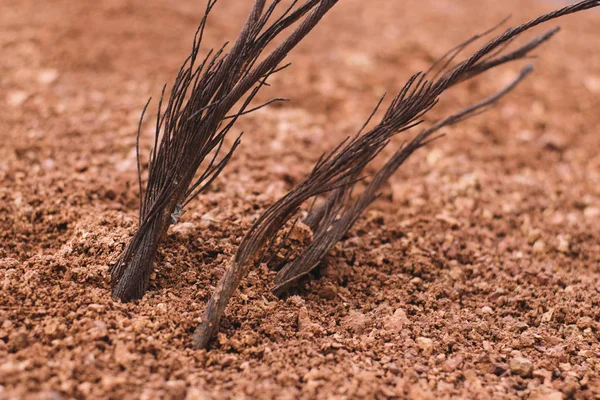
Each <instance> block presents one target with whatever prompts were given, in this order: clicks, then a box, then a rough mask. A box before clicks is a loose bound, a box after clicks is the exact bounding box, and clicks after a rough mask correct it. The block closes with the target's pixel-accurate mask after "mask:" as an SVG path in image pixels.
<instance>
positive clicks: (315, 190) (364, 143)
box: [193, 0, 600, 348]
mask: <svg viewBox="0 0 600 400" xmlns="http://www.w3.org/2000/svg"><path fill="white" fill-rule="evenodd" d="M598 5H600V0H596V1H581V2H579V3H576V4H574V5H571V6H567V7H564V8H562V9H560V10H557V11H554V12H551V13H548V14H545V15H543V16H541V17H538V18H536V19H534V20H531V21H529V22H527V23H525V24H523V25H520V26H517V27H514V28H510V29H508V30H506V31H505V32H504V33H503V34H502V35H500V36H498V37H496V38H494V39H493V40H491V41H490V42H488V43H487V44H486V45H484V46H483V47H481V48H480V49H479V50H478V51H477V52H475V53H474V54H473V55H472V56H471V57H469V58H468V59H466V60H465V61H463V62H461V63H459V64H458V65H457V66H456V67H455V68H452V69H449V70H448V69H447V66H448V65H449V64H450V62H451V61H452V60H453V59H454V58H455V57H456V56H457V55H458V53H459V52H460V51H461V50H463V49H464V47H465V46H459V47H458V48H457V49H455V51H452V52H450V53H449V54H448V55H447V56H445V57H444V58H442V60H440V62H438V63H436V65H434V67H433V68H432V69H430V71H428V72H427V73H418V74H416V75H414V76H413V77H412V78H411V79H410V80H409V82H408V83H407V84H406V85H405V86H404V88H403V89H402V90H401V91H400V93H398V95H397V96H396V97H395V98H394V99H393V100H392V103H391V105H390V106H389V108H388V110H387V111H386V112H385V114H384V116H383V118H382V120H381V121H380V122H379V124H377V126H375V127H374V128H373V129H371V130H370V131H369V132H367V133H365V134H363V135H361V132H362V129H361V131H360V132H359V134H358V135H357V136H355V137H354V138H353V139H352V140H346V141H344V142H342V143H341V144H340V145H339V146H338V147H337V148H336V149H335V150H334V151H333V152H331V153H329V154H328V155H326V156H325V157H324V158H322V159H321V160H320V161H319V162H318V163H317V165H316V166H315V168H314V169H313V171H312V173H311V174H310V175H309V176H308V177H307V178H305V179H304V180H303V181H302V182H301V183H300V184H299V185H298V186H296V187H295V188H293V189H292V190H291V191H290V192H289V193H288V194H287V195H286V196H284V197H283V198H282V199H280V200H279V201H277V202H276V203H275V204H274V205H273V206H271V207H270V208H269V209H267V210H266V211H265V213H264V214H263V215H262V216H261V217H260V218H259V219H258V220H257V221H256V223H255V224H254V225H253V226H252V228H251V229H250V231H249V232H248V233H247V234H246V236H245V237H244V239H243V240H242V243H241V245H240V247H239V249H238V252H237V253H236V255H235V257H234V259H233V261H232V263H231V265H230V267H229V268H228V270H227V271H226V272H225V274H224V276H223V277H222V278H221V280H220V281H219V284H218V286H217V288H216V290H215V292H214V293H213V295H212V297H211V298H210V300H209V302H208V304H207V306H206V309H205V312H204V314H203V317H202V321H201V323H200V325H199V326H198V327H197V329H196V331H195V332H194V336H193V344H194V346H195V347H196V348H204V347H206V346H207V345H208V343H209V341H210V339H211V338H212V337H213V336H214V334H215V333H216V332H217V330H218V325H219V322H220V319H221V316H222V314H223V312H224V310H225V308H226V306H227V303H228V302H229V299H230V298H231V296H232V295H233V293H234V291H235V290H236V288H237V287H238V285H239V283H240V281H241V279H242V278H243V277H244V276H245V275H246V274H247V272H248V270H249V268H250V267H251V266H252V265H253V263H254V262H255V260H257V259H258V257H259V256H260V252H261V251H264V249H263V246H264V244H265V243H267V242H269V241H270V240H271V238H272V237H273V235H276V234H277V232H278V231H279V230H280V229H281V228H282V227H283V226H284V224H285V223H286V222H287V221H288V220H289V219H290V218H291V217H292V216H293V215H294V213H295V212H296V211H297V210H298V208H299V207H300V205H301V204H302V203H303V202H304V201H306V200H308V199H310V198H311V197H314V196H317V195H319V194H322V193H326V192H331V194H330V195H329V196H328V198H329V199H332V200H330V201H327V202H326V206H325V208H323V207H321V208H319V209H317V210H316V211H315V212H318V214H314V215H313V217H311V218H312V220H310V219H309V221H308V222H309V225H310V224H312V225H313V226H315V227H317V230H321V231H323V230H325V228H321V227H328V226H331V225H332V224H334V223H335V221H336V218H337V215H338V213H339V211H340V210H342V209H343V208H344V205H345V204H346V203H347V202H348V201H349V200H350V194H351V189H350V190H348V189H347V187H351V186H352V183H353V182H355V181H356V180H357V179H359V177H360V174H361V173H362V171H363V169H364V167H365V166H366V165H367V164H368V163H369V162H370V161H371V160H372V159H373V158H374V157H375V156H376V155H377V154H378V153H379V152H380V151H381V149H382V148H383V147H384V146H385V145H386V144H387V143H388V140H389V139H390V138H391V137H392V136H393V135H395V134H397V133H399V132H402V131H405V130H408V129H410V128H412V127H413V126H416V125H418V124H419V123H420V122H421V121H420V119H421V118H422V116H423V115H424V114H425V113H426V112H428V111H429V110H430V109H431V108H432V107H434V106H435V104H436V103H437V101H438V97H439V95H440V94H441V93H443V92H444V91H445V90H447V89H448V88H450V87H452V86H453V85H456V84H458V83H460V82H463V81H465V80H467V79H471V78H473V77H474V76H477V75H479V74H481V73H483V72H485V71H487V70H489V69H491V68H494V67H496V66H498V65H502V64H504V63H508V62H510V61H514V60H519V59H523V58H525V57H527V56H528V55H529V53H530V52H531V51H532V50H533V49H535V48H537V47H538V46H539V45H540V44H541V43H543V42H545V41H546V40H548V39H549V38H550V37H551V36H552V35H553V34H554V33H555V32H556V30H552V31H550V32H547V33H546V34H544V35H542V36H540V37H538V38H536V39H535V40H533V41H531V42H529V43H527V44H526V45H524V46H521V47H520V48H519V49H517V50H515V51H512V52H509V53H506V54H504V55H501V54H500V53H502V51H503V50H504V48H505V47H506V45H507V44H509V43H510V42H511V41H512V40H514V39H515V38H516V37H518V36H519V35H520V34H521V33H523V32H525V31H527V30H529V29H531V28H533V27H535V26H537V25H540V24H541V23H544V22H546V21H549V20H552V19H555V18H558V17H561V16H563V15H567V14H572V13H575V12H578V11H582V10H587V9H591V8H594V7H597V6H598ZM470 42H472V40H470V41H468V42H467V44H468V43H470ZM439 65H442V67H441V68H439ZM436 70H437V72H434V71H436ZM430 73H433V74H434V75H433V79H432V80H429V79H428V76H429V74H430ZM438 76H441V78H439V79H438V78H437V77H438ZM380 104H381V101H380V103H379V104H378V106H377V107H376V109H375V111H376V110H377V109H378V107H379V105H380ZM374 113H375V112H374ZM374 113H373V114H374ZM373 114H372V115H371V118H372V117H373ZM371 118H369V120H370V119H371ZM459 119H460V118H459ZM366 125H368V124H365V126H366ZM365 126H363V129H364V127H365ZM426 143H427V140H425V139H424V140H423V142H422V143H421V144H420V146H422V145H424V144H426ZM420 146H419V147H420ZM413 151H414V150H413ZM410 153H412V151H411V152H410ZM410 153H409V154H410ZM400 164H401V163H400ZM389 170H391V168H390V169H388V170H386V171H389ZM386 173H387V172H386ZM371 201H372V200H370V201H369V202H367V203H370V202H371ZM356 207H357V210H358V209H359V208H360V207H359V206H356ZM361 207H362V206H361ZM347 215H352V217H347V218H348V222H347V223H346V225H349V226H351V225H352V223H353V222H354V221H355V220H356V218H358V216H359V215H360V212H358V213H356V212H355V213H354V214H347ZM324 240H328V242H326V243H322V244H320V245H321V246H323V248H330V247H331V246H333V244H335V242H334V241H337V240H339V239H336V237H335V236H334V235H330V236H326V237H324ZM332 243H333V244H332ZM313 261H315V262H316V257H315V260H313ZM313 261H311V260H307V263H306V265H307V266H309V267H312V266H314V265H316V264H314V263H313V264H312V265H311V263H312V262H313ZM280 282H281V283H282V284H283V283H284V282H285V280H284V279H281V280H280ZM282 287H283V286H282Z"/></svg>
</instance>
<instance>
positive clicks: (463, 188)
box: [0, 0, 600, 400]
mask: <svg viewBox="0 0 600 400" xmlns="http://www.w3.org/2000/svg"><path fill="white" fill-rule="evenodd" d="M242 3H243V4H244V5H243V6H240V4H242ZM246 3H249V2H241V1H235V0H222V1H221V2H220V4H219V5H218V6H217V8H216V9H215V13H214V15H213V17H212V18H211V20H210V23H209V28H208V36H207V42H206V43H207V45H211V46H219V45H220V44H221V43H222V42H223V41H224V40H231V39H233V38H234V37H235V35H236V33H237V31H238V29H239V27H240V24H241V22H242V20H243V17H244V16H245V13H246V12H247V9H248V7H249V6H248V5H246ZM500 3H501V4H500ZM552 7H557V4H556V3H550V4H548V3H538V2H535V1H533V0H527V1H517V0H507V1H504V2H496V1H492V0H485V1H468V0H454V1H450V0H427V1H416V0H404V1H389V0H372V1H363V0H343V1H341V2H340V4H339V5H338V6H336V8H335V9H334V10H333V11H332V12H331V14H330V15H329V16H327V17H326V18H325V20H324V21H323V23H322V25H321V26H320V27H318V28H317V29H316V30H315V31H314V32H313V33H312V34H311V35H310V36H309V37H308V38H307V40H306V41H305V42H304V43H303V44H302V45H301V46H300V47H299V48H298V49H297V51H295V52H294V53H293V54H292V56H291V58H290V60H291V61H292V62H293V63H294V65H293V66H292V68H291V69H289V70H288V71H285V72H283V73H282V74H281V75H280V76H278V77H276V78H275V79H274V80H273V81H272V87H271V88H268V89H267V90H266V91H265V92H264V93H263V98H264V99H266V98H268V97H274V96H284V97H291V98H293V101H292V102H291V103H286V104H282V105H280V106H273V107H269V108H267V109H264V110H261V111H260V112H257V113H256V114H253V115H251V116H248V117H247V118H245V119H244V120H243V121H241V123H240V126H239V130H244V131H245V132H246V134H245V137H244V140H243V143H242V145H241V146H240V148H239V150H238V152H237V153H236V155H235V156H234V159H233V161H232V162H231V163H230V165H228V166H227V168H226V170H225V171H224V173H223V175H222V176H221V177H220V178H219V179H217V181H216V182H215V184H214V185H213V186H212V187H211V189H210V190H209V191H208V192H207V193H206V194H205V195H204V196H202V197H201V198H200V199H199V200H197V201H195V202H193V203H192V204H191V206H190V208H189V210H188V212H187V213H186V215H185V216H184V217H183V219H182V222H181V223H180V224H179V225H178V226H176V227H175V228H174V229H172V230H171V232H170V233H169V238H168V240H167V242H166V244H165V246H164V248H163V251H162V252H161V254H160V257H159V260H158V263H157V269H156V274H155V276H154V277H153V280H152V285H151V289H150V291H149V292H148V293H147V295H146V296H145V297H144V299H143V300H141V301H139V302H137V303H131V304H121V303H120V302H117V301H113V300H112V299H111V297H110V283H109V280H108V268H109V265H110V264H111V263H114V262H115V261H116V259H117V257H118V255H119V252H120V251H121V249H122V247H123V245H124V244H125V243H126V240H127V238H128V237H129V235H131V234H132V232H133V230H134V228H135V225H136V221H137V208H136V207H137V186H136V185H137V183H136V171H135V169H136V168H135V153H134V143H135V129H136V124H137V119H138V118H139V114H140V111H141V108H142V107H143V105H144V103H145V101H146V99H147V97H148V96H150V95H154V96H156V95H157V94H158V93H159V92H160V87H161V86H162V84H163V83H164V82H170V81H171V80H172V78H173V77H174V76H175V73H176V70H177V69H178V67H179V64H180V63H181V61H182V60H183V58H184V57H185V56H186V52H187V51H188V49H189V46H190V41H191V38H192V36H193V32H194V30H195V27H196V25H197V23H198V21H199V18H200V15H201V13H202V10H203V4H200V3H199V2H198V1H195V0H185V1H177V2H173V1H167V0H152V1H141V0H102V1H97V2H85V1H78V2H77V1H66V0H48V1H44V2H37V1H23V0H4V1H2V3H1V4H0V49H1V54H2V57H0V104H1V106H2V112H0V131H1V137H2V139H3V140H2V142H3V143H2V146H1V147H0V182H1V185H0V210H1V212H0V238H1V240H2V246H1V247H0V284H1V286H2V291H0V398H15V399H19V398H32V399H40V398H49V399H55V398H119V399H129V398H132V399H133V398H147V399H153V398H172V399H181V398H187V399H190V400H191V399H213V398H214V399H220V398H245V397H249V398H281V399H292V398H323V399H326V398H327V399H329V398H415V399H433V398H481V399H487V398H527V397H530V396H531V397H533V398H538V399H542V398H548V399H560V398H563V397H564V398H577V399H580V398H581V399H584V398H598V396H600V344H599V342H598V337H599V331H600V322H599V321H600V283H599V280H598V278H599V273H600V244H599V241H598V238H599V237H600V224H599V223H598V219H599V218H600V155H599V153H598V148H599V146H600V135H599V127H600V113H598V109H599V107H600V100H599V99H600V96H599V94H600V40H598V39H599V38H600V24H599V23H598V21H599V19H598V16H599V14H598V12H596V11H591V12H588V13H584V14H580V15H575V16H571V17H568V18H566V19H564V20H563V21H561V25H562V26H563V28H564V29H563V32H561V33H560V34H559V35H558V37H556V38H555V39H554V40H553V41H552V42H551V43H548V44H546V45H545V46H543V48H542V49H540V50H538V51H537V52H536V53H537V54H538V55H539V58H537V59H536V60H535V65H536V73H535V74H534V75H533V76H532V77H530V78H528V80H527V81H526V82H525V83H524V84H523V85H522V86H521V87H519V88H518V89H517V91H516V92H515V93H513V94H511V95H510V96H508V97H507V98H506V100H505V101H504V102H503V103H502V105H500V106H499V107H497V108H496V109H494V110H492V111H490V112H489V113H488V114H486V115H485V116H484V117H478V118H476V119H474V120H472V121H468V122H466V123H463V124H462V125H460V126H458V127H456V128H452V129H448V130H446V133H448V136H447V137H446V138H444V139H442V140H440V141H438V142H436V143H435V144H432V145H431V146H429V147H428V148H426V149H424V150H422V151H420V152H419V153H417V154H416V155H415V156H414V157H413V159H412V160H410V162H408V163H407V164H406V165H405V166H404V167H403V168H402V169H401V171H399V172H398V174H397V175H396V176H395V177H394V179H393V182H392V184H391V185H390V187H389V188H388V189H387V191H386V192H385V193H384V196H383V197H382V199H381V200H379V201H378V202H377V203H376V204H375V205H374V206H373V207H372V208H371V210H370V211H369V212H368V213H367V214H366V215H365V216H364V217H363V218H362V219H361V220H360V221H359V223H358V224H357V226H356V227H355V228H354V229H353V230H352V232H351V234H350V237H349V238H347V239H346V240H345V241H344V242H343V243H341V244H340V245H339V246H338V247H337V248H336V250H335V252H334V254H332V255H331V256H330V257H329V258H328V260H327V262H326V265H325V266H323V267H322V268H321V270H320V279H317V277H316V276H315V277H314V278H313V279H311V280H309V281H306V282H304V283H303V284H302V286H301V287H300V288H299V290H298V291H297V293H296V294H295V295H294V296H291V297H289V298H287V299H283V300H280V299H278V298H276V297H274V296H273V295H272V294H271V293H270V287H271V285H272V278H273V273H272V272H270V271H269V270H268V269H267V268H266V267H263V268H261V269H260V270H255V271H252V272H251V273H250V276H249V277H248V278H247V279H246V280H245V281H244V282H243V284H242V288H241V293H238V294H237V295H236V296H235V297H234V300H233V302H232V304H231V305H230V307H229V308H228V311H227V313H226V315H225V318H224V321H223V324H222V327H221V331H220V334H219V337H218V338H217V340H216V341H215V343H214V344H213V345H212V348H211V349H210V350H209V351H204V350H203V351H196V350H193V349H192V348H191V332H192V331H193V329H194V327H195V326H196V324H197V322H198V320H199V318H200V317H201V313H202V310H203V306H204V304H205V302H206V300H207V299H208V296H209V295H210V293H211V292H212V289H213V285H215V284H216V282H217V281H218V279H219V277H220V276H221V274H222V273H223V271H224V268H225V267H226V266H227V263H228V261H229V259H230V257H231V256H232V254H233V253H234V252H235V249H236V245H237V244H238V243H239V241H240V239H241V237H242V236H243V235H244V233H245V232H246V230H247V229H248V227H249V226H250V225H251V223H252V221H253V220H254V219H255V218H256V217H257V216H258V215H259V214H260V213H261V212H262V210H264V208H265V207H266V206H268V205H269V204H271V203H272V202H273V201H274V200H276V199H277V198H278V197H280V196H281V195H283V194H284V193H285V192H286V191H287V190H288V189H289V188H291V186H292V185H293V184H294V183H295V182H298V180H299V179H301V178H302V177H303V176H304V175H305V174H306V173H307V172H308V171H309V170H310V168H311V166H312V165H313V164H314V162H315V160H316V159H317V158H318V156H319V155H320V154H321V152H323V151H325V150H327V149H330V148H332V146H333V145H334V144H336V143H337V142H338V141H339V140H340V139H341V138H343V137H345V136H347V135H349V134H352V133H353V132H355V131H356V129H357V128H358V127H359V126H360V125H361V123H362V122H363V120H364V119H365V118H366V116H367V115H368V114H369V112H370V110H371V108H372V107H373V105H374V104H375V103H376V101H377V99H378V97H379V96H380V94H381V93H382V92H384V91H386V90H387V91H394V90H397V89H398V88H400V87H401V85H402V84H403V82H404V81H405V80H406V79H407V78H408V77H409V76H410V75H411V74H412V73H413V72H416V71H417V70H421V69H424V68H427V67H428V66H429V64H430V63H431V62H432V61H433V60H435V59H436V58H437V57H439V56H441V55H442V54H444V53H445V52H446V50H447V49H449V48H451V47H453V46H454V45H456V44H457V43H460V42H462V41H463V40H464V39H466V38H468V37H470V36H471V35H472V34H474V33H476V32H481V31H484V30H486V28H488V27H490V26H492V25H494V24H495V23H497V22H498V21H499V20H500V19H502V18H503V17H504V16H506V15H507V14H509V13H512V14H513V19H512V20H511V21H512V23H517V22H521V21H524V20H526V19H528V18H531V17H533V16H535V15H537V14H540V13H542V12H545V11H549V10H550V9H551V8H552ZM550 27H551V26H548V27H547V28H550ZM537 32H538V33H539V32H540V31H537ZM519 68H520V66H519V65H514V66H512V67H506V68H503V69H500V70H498V71H495V72H492V73H488V74H486V75H485V76H484V77H482V78H481V79H478V80H477V81H476V82H474V83H470V84H467V85H463V86H460V87H457V88H455V89H453V90H452V91H451V92H450V93H448V94H447V95H445V96H444V98H443V99H442V102H441V104H440V105H439V106H438V107H437V108H436V109H435V110H434V111H433V112H432V113H431V117H432V119H433V118H434V117H441V116H443V115H446V114H447V113H449V112H451V111H452V110H455V109H456V107H457V105H459V104H460V105H467V104H469V103H470V102H473V101H474V100H478V99H479V98H481V97H482V96H484V95H486V94H489V93H491V92H492V91H493V90H495V89H498V88H499V87H500V86H502V84H503V83H506V82H507V81H508V80H509V79H511V78H512V77H513V76H514V74H515V73H516V71H518V69H519ZM150 131H151V122H148V123H147V125H146V126H145V128H144V137H143V149H144V152H145V154H146V153H147V151H148V149H149V148H150V145H151V137H150V134H151V132H150ZM401 139H402V138H399V139H398V142H397V143H400V140H401ZM392 147H393V146H391V147H390V149H388V151H386V154H388V155H389V154H390V153H391V151H392ZM380 163H381V161H380V160H378V162H376V164H379V165H380ZM536 396H537V397H536Z"/></svg>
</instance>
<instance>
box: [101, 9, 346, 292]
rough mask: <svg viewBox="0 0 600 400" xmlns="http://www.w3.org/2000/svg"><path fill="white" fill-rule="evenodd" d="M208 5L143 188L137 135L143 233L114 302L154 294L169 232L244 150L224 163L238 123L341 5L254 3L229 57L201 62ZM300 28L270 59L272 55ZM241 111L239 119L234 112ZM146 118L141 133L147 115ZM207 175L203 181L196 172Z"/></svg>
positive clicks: (128, 254)
mask: <svg viewBox="0 0 600 400" xmlns="http://www.w3.org/2000/svg"><path fill="white" fill-rule="evenodd" d="M216 3H217V0H209V1H208V4H207V6H206V10H205V14H204V17H203V18H202V20H201V22H200V25H199V27H198V30H197V32H196V35H195V36H194V41H193V45H192V51H191V53H190V55H189V56H188V58H187V59H186V60H185V61H184V63H183V65H182V66H181V69H180V70H179V73H178V75H177V77H176V79H175V82H174V84H173V87H172V88H171V93H170V95H169V97H168V100H167V102H166V105H165V106H164V108H163V100H164V97H165V91H166V86H165V87H164V88H163V91H162V94H161V97H160V101H159V107H158V108H159V109H158V114H157V117H156V128H155V135H154V147H153V150H152V151H151V154H150V159H149V176H148V181H147V184H146V187H145V191H144V190H143V188H142V186H143V185H142V179H141V168H140V156H139V139H140V129H138V135H137V141H136V150H137V166H138V178H139V179H138V183H139V190H140V212H139V225H138V228H137V231H136V232H135V234H134V235H133V237H132V238H131V240H130V241H129V243H128V245H127V247H126V248H125V251H124V252H123V254H122V255H121V257H120V259H119V261H118V263H117V264H116V265H114V266H113V267H112V268H111V270H110V272H111V280H112V286H113V292H112V294H113V297H116V298H119V299H121V300H122V301H128V300H131V299H138V298H140V297H142V296H143V294H144V292H145V291H146V288H147V287H148V283H149V279H150V274H151V272H152V264H153V262H154V259H155V256H156V252H157V250H158V247H159V246H160V243H161V242H162V240H163V238H164V236H165V234H166V232H167V229H168V227H169V226H170V225H171V224H175V223H177V222H178V220H179V218H180V217H181V215H182V214H183V212H184V209H185V207H186V206H187V205H188V204H189V202H190V201H191V200H193V199H194V198H195V197H196V196H198V195H199V194H200V193H202V191H203V190H205V189H206V188H207V187H208V186H209V185H210V184H211V182H213V181H214V179H215V178H216V177H217V176H218V175H219V174H220V173H221V172H222V171H223V168H225V166H226V165H227V162H228V161H229V160H230V158H231V157H232V155H233V152H234V151H235V149H236V148H237V146H238V145H239V144H240V137H238V138H237V139H236V140H235V142H234V144H233V145H232V146H231V148H230V149H229V150H228V151H227V152H226V153H225V154H224V155H223V156H222V157H221V158H220V160H217V158H218V157H219V154H220V153H221V152H222V147H223V143H224V140H225V137H226V136H227V134H228V133H229V132H230V131H231V129H232V128H233V126H234V125H235V123H236V121H237V120H238V119H239V118H240V117H241V116H243V115H245V114H248V113H251V112H253V111H255V110H258V109H260V108H262V107H264V106H266V105H268V104H270V103H272V102H274V101H279V100H284V99H278V98H276V99H273V100H271V101H269V102H267V103H266V104H263V105H260V106H258V107H253V108H251V107H250V103H251V102H252V100H253V99H254V98H255V97H256V95H257V94H258V92H259V91H260V90H261V89H262V88H263V87H264V86H266V85H268V83H267V80H268V79H269V77H271V76H272V75H273V74H275V73H277V72H279V71H281V70H282V69H284V68H286V67H287V65H283V66H281V63H282V62H283V60H284V59H285V58H286V56H287V55H288V53H289V52H290V51H291V50H292V49H293V48H294V47H295V46H296V45H297V44H298V43H299V42H300V41H301V40H302V39H303V38H304V37H305V36H306V35H307V34H308V33H309V32H310V31H311V30H312V29H313V28H314V27H315V26H316V25H317V24H318V22H319V21H320V20H321V18H323V16H324V15H325V14H326V13H327V12H328V11H329V10H330V9H331V8H332V7H333V6H334V5H335V4H336V3H337V0H307V1H305V2H304V3H302V4H299V1H297V0H294V1H292V2H291V4H290V5H289V7H287V8H285V9H284V10H283V12H282V13H280V15H279V16H276V15H275V14H276V11H277V10H278V8H279V6H280V5H281V0H273V1H270V2H269V4H268V5H267V1H266V0H256V1H255V2H254V5H253V7H252V9H251V11H250V13H249V15H248V17H247V20H246V22H245V24H244V26H243V28H242V30H241V32H240V34H239V36H238V38H237V40H236V41H235V43H234V44H233V46H232V47H231V49H230V50H229V51H228V50H227V48H228V44H227V43H226V44H225V45H223V47H221V48H220V49H218V50H217V51H214V50H210V51H209V52H208V53H207V54H206V55H205V56H204V58H200V54H199V52H200V45H201V43H202V39H203V34H204V29H205V28H206V22H207V19H208V16H209V14H210V13H211V11H212V10H213V8H214V6H215V4H216ZM292 25H295V28H294V29H292V30H291V32H289V33H288V34H287V36H285V38H284V39H283V40H282V42H281V43H280V44H279V45H278V46H277V47H276V48H275V49H274V50H272V51H270V52H265V49H266V47H267V46H268V45H269V44H270V43H272V42H273V41H274V40H275V39H276V38H278V37H279V36H281V35H282V34H283V33H284V32H285V31H286V29H287V28H290V27H291V26H292ZM236 104H238V105H239V108H237V109H236V110H235V111H233V112H232V111H231V110H232V109H234V108H235V107H236ZM147 107H148V104H146V107H145V108H144V111H143V112H142V117H141V119H140V124H139V126H140V127H141V124H142V120H143V118H144V114H145V111H146V108H147ZM201 167H202V172H201V173H200V174H199V176H198V171H199V170H200V169H201Z"/></svg>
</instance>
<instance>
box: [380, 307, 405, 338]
mask: <svg viewBox="0 0 600 400" xmlns="http://www.w3.org/2000/svg"><path fill="white" fill-rule="evenodd" d="M409 322H410V320H409V319H408V317H407V316H406V311H404V310H403V309H402V308H398V309H397V310H396V311H394V315H390V316H389V317H387V318H386V320H385V323H384V326H385V329H386V330H387V331H389V332H394V333H398V332H400V331H401V330H402V329H403V328H404V326H405V325H407V324H408V323H409Z"/></svg>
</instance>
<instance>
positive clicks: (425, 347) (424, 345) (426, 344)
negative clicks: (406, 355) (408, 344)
mask: <svg viewBox="0 0 600 400" xmlns="http://www.w3.org/2000/svg"><path fill="white" fill-rule="evenodd" d="M417 346H419V349H421V351H422V352H423V354H426V355H427V354H431V351H432V350H433V340H431V339H430V338H426V337H418V338H417Z"/></svg>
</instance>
